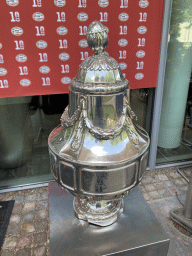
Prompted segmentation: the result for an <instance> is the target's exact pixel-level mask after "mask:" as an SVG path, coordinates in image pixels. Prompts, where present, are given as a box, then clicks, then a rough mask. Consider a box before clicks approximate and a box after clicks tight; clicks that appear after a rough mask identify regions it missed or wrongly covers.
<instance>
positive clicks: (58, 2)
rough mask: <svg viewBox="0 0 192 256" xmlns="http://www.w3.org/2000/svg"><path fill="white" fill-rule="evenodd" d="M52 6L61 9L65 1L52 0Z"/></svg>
mask: <svg viewBox="0 0 192 256" xmlns="http://www.w3.org/2000/svg"><path fill="white" fill-rule="evenodd" d="M54 4H55V5H56V6H57V7H63V6H65V4H66V1H65V0H54Z"/></svg>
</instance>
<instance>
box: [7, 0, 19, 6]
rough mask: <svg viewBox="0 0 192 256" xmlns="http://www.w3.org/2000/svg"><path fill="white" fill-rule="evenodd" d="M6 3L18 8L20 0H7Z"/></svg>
mask: <svg viewBox="0 0 192 256" xmlns="http://www.w3.org/2000/svg"><path fill="white" fill-rule="evenodd" d="M6 3H7V4H8V5H9V6H13V7H14V6H17V5H18V4H19V0H6Z"/></svg>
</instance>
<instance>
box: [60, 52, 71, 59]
mask: <svg viewBox="0 0 192 256" xmlns="http://www.w3.org/2000/svg"><path fill="white" fill-rule="evenodd" d="M59 59H60V60H63V61H65V60H68V59H69V54H68V53H66V52H62V53H60V54H59Z"/></svg>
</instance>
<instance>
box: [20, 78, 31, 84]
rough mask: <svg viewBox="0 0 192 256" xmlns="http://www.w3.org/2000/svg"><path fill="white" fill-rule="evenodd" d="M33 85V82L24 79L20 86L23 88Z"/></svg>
mask: <svg viewBox="0 0 192 256" xmlns="http://www.w3.org/2000/svg"><path fill="white" fill-rule="evenodd" d="M30 84H31V81H30V80H29V79H22V80H21V81H20V85H22V86H29V85H30Z"/></svg>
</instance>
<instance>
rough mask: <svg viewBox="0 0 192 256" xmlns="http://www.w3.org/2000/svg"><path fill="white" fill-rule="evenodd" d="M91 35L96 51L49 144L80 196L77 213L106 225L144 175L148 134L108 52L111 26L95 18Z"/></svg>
mask: <svg viewBox="0 0 192 256" xmlns="http://www.w3.org/2000/svg"><path fill="white" fill-rule="evenodd" d="M87 40H88V44H89V47H90V48H91V49H92V50H94V51H95V54H94V55H92V56H91V57H89V58H88V59H86V60H85V61H84V62H83V63H82V64H81V65H80V66H79V70H78V72H77V76H76V77H75V78H74V79H73V80H72V83H71V86H70V94H69V106H68V107H67V108H66V109H65V111H64V113H63V115H62V117H61V125H60V126H58V127H56V128H55V129H54V130H53V131H52V133H51V134H50V136H49V139H48V145H49V153H50V162H51V170H52V173H53V175H54V178H55V179H56V181H57V182H58V183H59V184H60V185H61V186H63V187H64V188H66V189H67V190H68V191H69V192H70V193H72V194H73V195H74V196H75V198H74V211H75V215H76V216H77V217H78V218H79V219H83V220H86V221H88V222H89V223H92V224H96V225H100V226H107V225H110V224H112V223H114V222H115V221H116V220H117V218H118V216H119V215H120V214H121V213H122V212H123V197H124V196H126V195H127V194H128V192H129V191H130V190H131V189H132V188H133V187H134V186H136V185H137V184H138V183H139V181H140V180H141V178H142V176H143V174H144V171H145V169H146V167H147V160H148V147H149V136H148V134H147V133H146V131H145V130H144V129H143V128H141V127H139V126H138V125H136V124H135V123H134V119H136V116H135V114H134V113H133V111H132V110H131V108H130V106H129V88H128V81H127V80H126V79H125V78H124V77H123V75H122V72H121V69H120V67H119V64H118V63H117V62H116V61H115V60H114V59H113V58H111V57H109V56H108V54H107V53H105V52H104V49H105V47H106V46H107V44H108V29H107V28H106V27H104V26H103V25H102V24H101V23H99V22H97V21H94V22H92V23H91V25H90V26H89V29H88V33H87Z"/></svg>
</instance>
